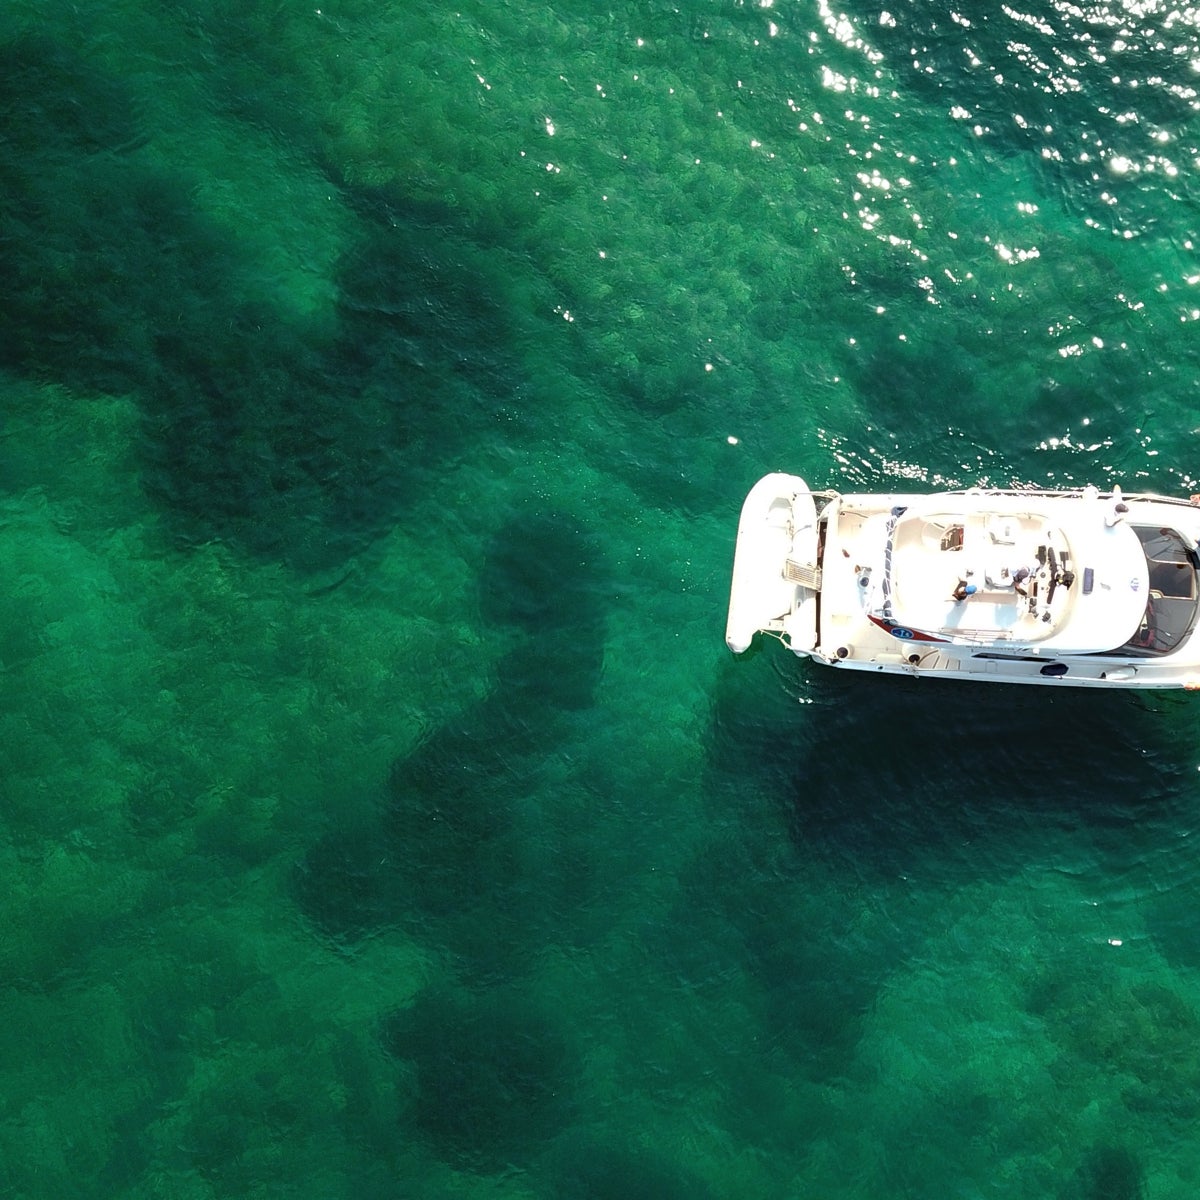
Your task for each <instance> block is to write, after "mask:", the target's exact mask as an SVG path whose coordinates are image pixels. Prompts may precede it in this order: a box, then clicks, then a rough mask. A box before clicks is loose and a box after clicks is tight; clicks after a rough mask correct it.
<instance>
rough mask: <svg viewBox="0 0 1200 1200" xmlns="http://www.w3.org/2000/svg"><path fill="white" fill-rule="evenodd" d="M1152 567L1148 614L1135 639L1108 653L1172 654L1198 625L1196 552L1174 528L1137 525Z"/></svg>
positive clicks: (1199, 598)
mask: <svg viewBox="0 0 1200 1200" xmlns="http://www.w3.org/2000/svg"><path fill="white" fill-rule="evenodd" d="M1133 528H1134V532H1135V533H1136V534H1137V535H1138V539H1139V541H1141V543H1142V549H1143V550H1144V551H1145V554H1146V563H1147V566H1148V567H1149V568H1150V595H1149V598H1148V599H1147V601H1146V611H1145V613H1144V614H1143V616H1142V622H1141V624H1140V625H1139V626H1138V629H1137V631H1136V632H1135V633H1134V635H1133V637H1131V638H1130V639H1129V641H1127V642H1126V643H1125V644H1124V645H1123V646H1118V647H1117V649H1116V650H1110V651H1108V653H1109V654H1133V655H1137V656H1139V657H1146V656H1151V655H1159V654H1170V652H1171V651H1172V650H1174V649H1175V648H1176V647H1177V646H1179V645H1181V644H1182V643H1183V642H1184V640H1185V639H1186V638H1187V636H1188V634H1189V633H1191V631H1192V627H1193V626H1194V625H1195V624H1196V615H1197V611H1198V610H1200V590H1198V589H1197V586H1196V572H1197V569H1200V559H1198V558H1197V556H1196V551H1195V550H1194V549H1192V547H1191V546H1189V545H1188V543H1187V542H1186V541H1185V540H1184V539H1183V536H1182V535H1181V534H1180V533H1178V532H1177V531H1176V530H1174V529H1160V528H1157V527H1151V526H1145V525H1135V526H1134V527H1133Z"/></svg>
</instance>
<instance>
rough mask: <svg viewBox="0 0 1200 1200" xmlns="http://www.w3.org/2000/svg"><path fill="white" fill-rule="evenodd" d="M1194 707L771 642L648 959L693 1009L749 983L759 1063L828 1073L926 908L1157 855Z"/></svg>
mask: <svg viewBox="0 0 1200 1200" xmlns="http://www.w3.org/2000/svg"><path fill="white" fill-rule="evenodd" d="M801 693H802V694H801ZM1188 701H1189V698H1188V697H1184V696H1181V695H1178V694H1171V695H1169V696H1168V695H1161V696H1160V695H1154V696H1149V695H1145V694H1140V695H1131V694H1128V693H1125V694H1120V695H1114V694H1112V693H1105V694H1093V693H1090V692H1086V691H1078V690H1076V691H1071V692H1067V691H1063V692H1060V693H1057V694H1055V693H1052V692H1049V691H1048V689H1043V688H1036V689H1029V688H1020V687H1017V686H1011V687H991V688H988V687H982V686H976V685H970V684H959V683H947V682H935V681H928V680H905V679H896V678H880V679H869V678H867V677H866V676H863V675H846V676H840V675H837V674H831V673H829V672H826V671H817V670H815V669H814V670H806V669H805V668H804V667H796V666H795V665H794V664H793V662H792V661H791V659H790V656H787V655H785V654H783V653H781V652H777V651H776V648H774V647H770V646H767V647H764V649H763V651H762V652H761V653H754V652H751V654H750V655H749V656H748V657H747V659H744V660H741V661H737V660H731V661H729V662H728V663H726V664H724V665H723V666H722V668H721V669H720V675H719V678H718V682H717V686H716V691H715V695H714V705H713V714H712V723H711V729H710V737H709V747H710V751H709V763H708V769H707V776H706V786H705V795H704V797H703V801H702V802H703V804H704V807H705V814H704V815H705V819H706V821H707V822H708V823H709V824H710V827H711V828H713V829H716V830H718V831H719V836H714V837H712V838H710V839H708V840H707V841H705V842H702V844H701V845H700V847H699V848H698V850H697V853H696V854H695V855H694V857H693V860H692V862H691V863H690V864H689V866H688V867H687V868H686V869H685V870H684V871H683V872H681V875H680V886H679V895H678V902H677V904H676V906H675V908H674V911H673V912H672V913H671V916H670V918H669V919H668V920H667V921H666V922H665V923H664V924H663V927H662V928H661V929H660V930H658V931H656V932H655V933H654V934H652V935H651V940H652V942H653V949H654V950H655V952H656V953H657V954H658V956H659V958H660V961H662V962H663V964H664V966H665V967H666V969H668V970H669V971H671V972H673V973H674V974H675V975H676V976H677V977H678V978H679V980H680V981H681V982H682V983H684V984H685V985H686V986H688V987H689V988H691V989H694V990H695V991H697V992H699V993H701V994H705V993H709V992H711V993H712V994H713V995H719V994H721V992H722V990H723V989H724V988H725V987H726V986H728V981H729V977H730V973H731V972H735V973H736V972H740V971H748V972H749V974H750V976H751V978H752V979H753V981H754V988H755V991H756V994H757V1001H756V1003H757V1004H758V1005H759V1015H760V1019H761V1021H762V1022H763V1025H764V1027H765V1028H766V1029H767V1030H768V1031H769V1036H767V1037H766V1038H765V1039H764V1042H763V1044H764V1045H766V1046H769V1047H771V1054H772V1055H778V1054H782V1055H784V1056H785V1057H786V1058H787V1059H789V1060H790V1061H791V1062H792V1063H793V1069H795V1070H796V1071H797V1072H799V1073H800V1074H802V1075H804V1076H807V1077H808V1078H810V1079H813V1080H815V1081H818V1082H820V1081H827V1080H829V1079H831V1078H837V1077H840V1076H842V1075H843V1074H844V1073H845V1072H846V1071H848V1070H851V1069H852V1068H853V1063H854V1062H855V1056H856V1054H857V1047H858V1043H859V1040H860V1038H861V1035H862V1031H863V1022H864V1021H865V1020H866V1019H867V1015H868V1014H869V1012H870V1011H871V1009H872V1006H873V1004H874V1003H875V1000H876V998H877V995H878V992H879V989H880V988H881V987H882V986H883V985H884V981H885V980H886V979H887V978H888V977H889V976H890V974H891V973H892V972H893V971H894V970H896V969H898V968H901V967H903V965H904V963H905V962H906V961H908V959H909V958H910V956H911V954H912V953H913V945H912V941H911V938H910V936H909V935H911V937H916V938H919V937H920V936H921V934H922V931H925V932H928V930H926V929H925V922H926V920H927V918H928V917H929V915H930V912H931V911H933V909H930V907H929V905H931V904H932V905H933V906H934V909H936V908H937V906H938V903H939V902H938V901H937V900H936V897H939V896H940V897H945V896H946V895H948V894H949V893H950V892H952V891H954V890H955V889H958V888H970V887H972V886H973V885H976V884H987V883H998V884H999V883H1003V882H1004V881H1005V880H1007V879H1009V878H1011V877H1013V876H1014V875H1017V874H1018V873H1020V872H1021V871H1022V870H1025V869H1027V868H1029V866H1030V865H1031V864H1044V865H1047V866H1049V867H1051V868H1052V869H1054V870H1055V871H1066V872H1068V873H1073V872H1077V873H1079V874H1081V875H1086V876H1087V877H1088V878H1091V877H1092V874H1091V873H1092V872H1095V871H1103V872H1109V871H1112V872H1124V871H1125V870H1126V868H1127V867H1128V865H1129V864H1130V863H1133V862H1136V861H1140V860H1141V859H1143V858H1144V857H1145V856H1146V855H1147V853H1148V849H1149V847H1150V846H1153V845H1155V844H1161V842H1162V840H1163V838H1164V837H1166V836H1167V834H1168V831H1169V830H1170V829H1171V828H1172V827H1173V825H1172V821H1173V820H1175V819H1177V817H1178V806H1177V801H1178V798H1179V797H1180V796H1183V795H1185V794H1186V790H1187V788H1188V786H1189V785H1190V779H1191V776H1190V775H1188V774H1187V771H1188V770H1190V771H1191V772H1192V773H1194V769H1195V768H1194V765H1193V766H1191V767H1190V768H1189V767H1188V765H1187V764H1185V763H1184V762H1183V761H1182V754H1183V750H1182V747H1183V746H1184V745H1185V742H1184V732H1185V730H1186V726H1187V724H1188V721H1189V716H1188ZM922 897H924V900H922ZM914 905H915V906H916V907H915V909H914V908H913V906H914ZM910 910H911V911H910ZM914 913H920V914H922V915H921V916H920V917H914V915H913V914H914ZM905 914H909V915H908V916H906V915H905ZM910 920H915V921H916V924H915V925H914V926H913V928H912V929H910V930H908V931H907V932H906V933H903V934H902V933H901V932H900V930H899V928H898V925H897V922H899V923H900V924H904V923H905V922H907V921H910ZM760 1100H762V1098H761V1097H760ZM762 1103H764V1104H765V1108H764V1110H763V1114H762V1115H763V1116H764V1118H765V1117H766V1116H767V1115H768V1114H769V1110H770V1106H771V1103H772V1101H771V1100H770V1098H769V1097H768V1098H767V1099H766V1100H765V1101H762ZM746 1104H747V1106H748V1107H747V1113H748V1114H750V1115H751V1116H752V1114H753V1098H750V1097H747V1098H746Z"/></svg>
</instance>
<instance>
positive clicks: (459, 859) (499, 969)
mask: <svg viewBox="0 0 1200 1200" xmlns="http://www.w3.org/2000/svg"><path fill="white" fill-rule="evenodd" d="M606 580H607V567H606V565H605V562H604V559H603V556H602V553H601V551H600V550H599V547H598V545H597V542H596V540H595V538H594V537H593V536H592V535H591V534H590V532H589V531H587V530H586V529H585V528H583V527H582V526H581V525H580V523H579V521H578V518H576V517H574V516H573V515H572V514H566V513H560V512H554V511H548V510H547V511H539V510H534V511H531V512H529V513H524V514H521V515H519V516H516V517H514V518H512V519H510V520H509V521H508V522H506V523H505V524H504V525H503V526H501V528H500V529H499V530H498V531H497V533H496V535H495V537H494V538H493V542H492V546H491V549H490V552H489V554H488V558H487V561H486V563H485V565H484V567H483V570H482V572H481V576H480V586H481V590H482V594H483V596H484V599H485V603H484V605H483V608H484V611H485V613H486V614H487V617H488V620H489V623H490V625H491V627H492V629H493V631H494V633H495V636H497V637H502V638H505V639H506V640H508V641H509V642H511V644H512V649H511V650H510V651H509V652H508V653H507V654H506V655H504V656H503V657H502V658H501V660H500V661H499V663H498V665H497V667H496V671H495V677H494V681H493V686H492V688H491V690H490V691H489V693H488V694H487V695H486V696H485V697H484V698H483V699H482V700H480V701H479V702H477V703H476V704H473V705H471V706H470V707H469V708H468V709H467V710H466V711H465V712H463V713H462V714H461V715H460V716H458V717H457V718H455V719H454V720H453V721H451V722H449V723H448V724H446V725H444V726H443V727H441V728H439V729H437V730H436V731H434V732H433V733H432V734H431V735H430V736H429V737H428V738H427V739H425V740H424V741H423V742H422V743H421V744H420V745H419V746H418V747H417V748H416V749H415V750H414V751H413V752H412V753H411V754H409V755H406V756H404V757H402V758H399V759H397V760H396V761H395V762H394V763H393V764H392V766H391V769H390V772H389V774H388V777H387V779H386V780H385V781H382V782H381V785H380V788H379V791H378V794H377V795H376V796H375V797H373V798H372V799H371V801H370V803H369V804H367V805H365V806H362V807H361V809H360V811H361V812H362V816H361V817H360V819H359V820H358V821H357V822H355V823H353V824H350V825H347V824H340V825H339V827H337V828H336V829H333V830H331V831H330V832H329V833H328V834H327V835H326V836H325V837H323V838H322V839H321V840H320V841H319V842H318V843H317V844H316V845H315V846H313V848H312V849H311V850H310V851H309V853H308V854H307V855H306V857H305V860H304V863H303V864H302V866H301V867H300V869H299V870H298V872H297V876H296V880H295V886H296V895H297V899H298V901H299V903H300V906H301V908H302V909H303V910H304V912H305V913H306V914H307V915H308V916H309V918H310V919H311V920H312V921H313V922H314V923H315V924H316V925H317V927H318V928H320V929H322V930H323V931H324V932H325V933H326V934H328V935H330V936H332V937H334V938H335V939H339V940H342V941H354V940H356V939H359V938H362V937H365V936H369V935H370V934H371V933H372V932H375V931H377V930H379V929H383V928H387V927H389V926H397V925H398V926H401V927H403V928H406V929H408V930H409V931H410V932H412V933H413V934H414V935H415V936H420V937H427V938H428V937H432V938H433V939H434V940H435V941H436V942H437V943H438V944H439V945H442V946H446V947H449V948H450V949H451V950H452V951H453V952H454V953H456V954H457V955H458V956H459V957H460V959H461V960H462V963H463V965H464V968H465V969H467V970H469V971H473V972H475V973H477V974H478V975H480V976H486V977H490V976H491V975H492V974H504V973H511V970H512V968H513V966H514V964H516V963H518V962H521V961H524V959H525V957H526V956H527V955H531V954H536V952H537V951H538V949H540V947H541V946H543V945H544V944H545V943H546V942H547V941H551V940H566V941H572V940H574V939H575V938H577V937H580V936H589V935H586V934H585V933H584V932H583V928H584V926H582V925H579V924H576V923H575V922H574V921H573V920H572V914H573V913H575V912H577V911H578V910H579V909H580V908H583V907H591V906H592V905H593V904H594V903H595V901H596V899H597V896H598V894H599V889H601V888H602V886H603V881H602V880H601V879H600V878H599V876H598V875H597V874H596V873H595V872H594V871H593V870H591V869H590V866H589V854H588V846H587V837H586V833H587V818H586V809H584V810H583V811H582V812H581V809H580V806H579V805H577V804H575V803H572V802H570V801H571V797H570V795H568V794H567V793H570V792H572V791H573V790H576V789H578V787H579V783H578V781H574V780H573V779H572V778H571V777H570V773H569V772H568V773H567V775H566V778H565V779H564V778H563V771H562V768H561V759H560V753H561V751H562V748H563V747H564V746H569V745H570V742H571V740H572V739H574V738H577V737H580V736H584V734H585V729H584V727H583V724H582V723H581V721H583V720H584V714H586V712H587V710H588V708H589V707H590V705H591V703H592V695H593V692H594V690H595V688H596V686H597V684H598V682H599V678H600V672H601V665H602V652H603V632H604V609H603V606H602V603H601V601H602V597H604V596H605V595H606V594H607V591H608V587H607V582H606ZM552 773H553V774H552ZM551 777H552V778H553V782H552V783H551V782H549V780H550V779H551Z"/></svg>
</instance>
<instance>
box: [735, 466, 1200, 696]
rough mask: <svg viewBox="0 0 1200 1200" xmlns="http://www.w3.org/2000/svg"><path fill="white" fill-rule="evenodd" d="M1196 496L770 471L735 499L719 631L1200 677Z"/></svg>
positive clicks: (996, 670) (1144, 675) (922, 662)
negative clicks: (954, 486) (818, 482)
mask: <svg viewBox="0 0 1200 1200" xmlns="http://www.w3.org/2000/svg"><path fill="white" fill-rule="evenodd" d="M1198 502H1200V496H1195V497H1192V498H1191V499H1177V498H1173V497H1169V496H1156V495H1145V494H1142V495H1134V494H1130V495H1125V494H1122V492H1121V490H1120V489H1119V488H1114V489H1113V490H1112V491H1111V492H1102V491H1100V490H1099V489H1098V488H1095V487H1086V488H1076V489H1070V490H1062V491H1020V490H1003V489H993V488H968V489H966V490H965V491H950V492H938V493H926V494H915V493H893V494H888V495H883V494H847V495H841V494H840V493H838V492H833V491H825V492H813V491H810V490H809V487H808V485H807V484H806V483H805V482H804V480H803V479H800V478H799V477H798V476H796V475H787V474H782V473H778V474H773V475H768V476H766V477H765V478H763V479H760V480H759V481H758V483H756V484H755V485H754V487H753V488H752V489H751V491H750V494H749V495H748V496H747V497H746V501H745V504H744V505H743V507H742V515H741V521H740V523H739V525H738V534H737V547H736V550H735V553H734V565H733V586H732V589H731V593H730V600H729V619H728V624H727V626H726V630H725V641H726V644H727V645H728V646H729V648H730V649H731V650H732V651H733V652H734V653H735V654H741V653H742V652H743V651H745V650H747V649H748V648H749V647H750V644H751V642H752V641H753V639H754V635H755V634H756V633H759V632H761V633H764V634H769V635H772V636H774V637H777V638H779V640H780V641H782V642H783V643H784V644H785V645H786V646H787V647H788V648H789V649H790V650H791V651H792V652H793V653H795V654H798V655H801V656H807V657H809V658H812V659H815V660H816V661H817V662H820V663H825V664H827V665H829V666H835V667H840V668H841V669H843V670H858V671H886V672H890V673H892V674H900V675H917V676H925V675H930V676H937V677H939V678H942V677H944V678H950V679H981V680H994V681H1004V682H1010V683H1038V684H1045V685H1047V686H1052V687H1071V686H1078V687H1119V688H1178V687H1183V688H1193V689H1200V636H1197V633H1196V625H1197V620H1196V618H1197V615H1198V613H1200V586H1198V582H1197V572H1198V571H1200V557H1198V555H1197V542H1198V541H1200V503H1198Z"/></svg>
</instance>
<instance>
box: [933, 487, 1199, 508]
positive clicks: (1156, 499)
mask: <svg viewBox="0 0 1200 1200" xmlns="http://www.w3.org/2000/svg"><path fill="white" fill-rule="evenodd" d="M1086 491H1087V489H1086V488H954V489H952V490H950V491H946V492H939V493H937V494H938V495H940V496H1018V497H1019V496H1046V497H1049V498H1051V499H1062V498H1063V497H1069V496H1083V495H1084V494H1085V493H1086ZM1095 498H1096V499H1097V500H1112V499H1113V498H1114V493H1113V492H1098V493H1096V497H1095ZM1121 499H1122V500H1125V501H1129V500H1146V501H1151V502H1153V503H1156V504H1178V505H1181V506H1182V507H1183V508H1195V507H1196V505H1194V504H1193V503H1192V502H1191V500H1189V499H1188V498H1187V497H1186V496H1164V495H1161V494H1160V493H1159V492H1127V491H1125V490H1124V489H1122V491H1121Z"/></svg>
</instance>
